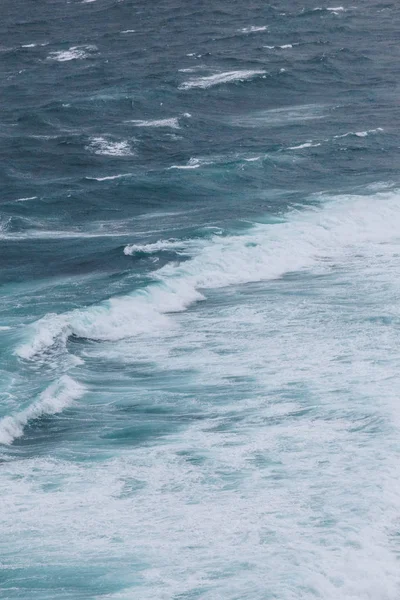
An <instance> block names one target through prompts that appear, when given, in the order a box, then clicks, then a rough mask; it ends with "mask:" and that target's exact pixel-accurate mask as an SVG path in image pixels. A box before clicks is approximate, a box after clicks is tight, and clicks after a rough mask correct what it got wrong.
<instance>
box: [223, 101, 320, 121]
mask: <svg viewBox="0 0 400 600" xmlns="http://www.w3.org/2000/svg"><path fill="white" fill-rule="evenodd" d="M328 108H329V107H326V106H323V105H318V104H307V105H303V106H288V107H286V108H272V109H270V110H262V111H257V112H254V113H250V114H248V115H238V116H236V117H229V118H228V119H226V120H227V122H229V123H230V124H231V125H234V126H236V127H262V126H265V125H268V126H271V125H275V126H280V125H285V126H286V125H287V124H288V123H296V122H297V121H309V120H312V119H323V118H325V114H324V112H325V111H326V110H327V109H328Z"/></svg>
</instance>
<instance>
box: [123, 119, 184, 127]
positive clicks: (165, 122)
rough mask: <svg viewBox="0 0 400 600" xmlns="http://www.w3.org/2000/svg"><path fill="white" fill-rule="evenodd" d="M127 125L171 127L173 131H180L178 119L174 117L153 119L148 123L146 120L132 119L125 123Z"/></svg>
mask: <svg viewBox="0 0 400 600" xmlns="http://www.w3.org/2000/svg"><path fill="white" fill-rule="evenodd" d="M125 123H132V124H133V125H135V126H136V127H171V128H172V129H179V120H178V117H172V118H169V119H153V120H149V121H146V120H144V119H132V120H130V121H125Z"/></svg>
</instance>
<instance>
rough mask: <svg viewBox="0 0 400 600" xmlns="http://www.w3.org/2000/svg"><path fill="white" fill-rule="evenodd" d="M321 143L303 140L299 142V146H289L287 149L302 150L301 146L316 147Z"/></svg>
mask: <svg viewBox="0 0 400 600" xmlns="http://www.w3.org/2000/svg"><path fill="white" fill-rule="evenodd" d="M320 145H321V144H319V143H317V144H313V143H312V142H305V143H304V144H300V145H299V146H289V148H288V150H302V149H303V148H316V147H317V146H320Z"/></svg>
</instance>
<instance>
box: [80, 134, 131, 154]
mask: <svg viewBox="0 0 400 600" xmlns="http://www.w3.org/2000/svg"><path fill="white" fill-rule="evenodd" d="M87 148H88V149H89V150H91V151H92V152H94V154H99V155H102V156H132V154H133V151H132V148H131V146H130V144H129V142H128V141H127V140H121V141H119V142H115V141H112V140H110V139H107V138H104V137H93V138H91V140H90V145H89V146H88V147H87Z"/></svg>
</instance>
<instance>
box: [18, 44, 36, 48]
mask: <svg viewBox="0 0 400 600" xmlns="http://www.w3.org/2000/svg"><path fill="white" fill-rule="evenodd" d="M35 46H37V44H22V46H21V48H34V47H35Z"/></svg>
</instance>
